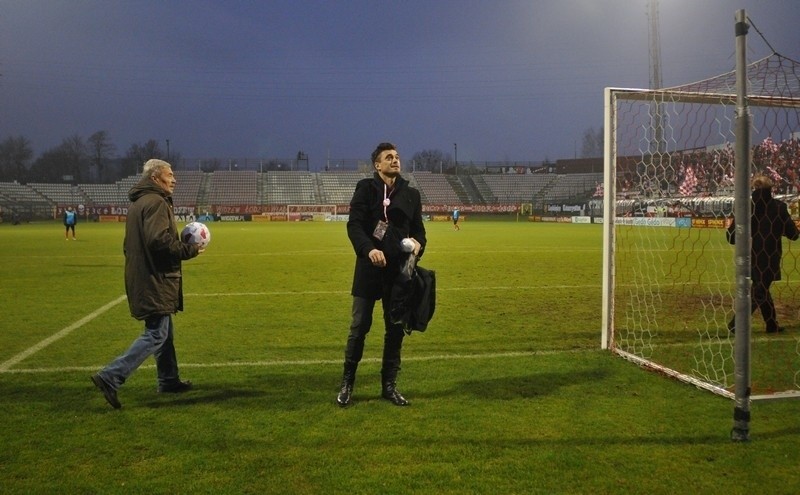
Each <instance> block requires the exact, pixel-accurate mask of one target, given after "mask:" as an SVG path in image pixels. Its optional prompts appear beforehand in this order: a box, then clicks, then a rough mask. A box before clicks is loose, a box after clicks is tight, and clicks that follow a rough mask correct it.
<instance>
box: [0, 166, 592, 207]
mask: <svg viewBox="0 0 800 495" xmlns="http://www.w3.org/2000/svg"><path fill="white" fill-rule="evenodd" d="M371 176H372V173H371V172H358V171H336V172H331V171H325V172H309V171H302V170H301V171H268V172H263V173H259V172H256V171H250V170H243V171H239V170H236V171H230V170H217V171H214V172H202V171H199V170H176V171H175V177H176V179H177V184H176V186H175V192H174V194H173V200H174V204H175V206H189V207H208V206H211V205H237V206H238V205H306V204H308V205H310V204H336V205H343V204H347V203H349V202H350V199H351V197H352V195H353V191H354V189H355V185H356V183H357V182H358V181H359V180H361V179H364V178H368V177H371ZM403 176H404V177H405V178H406V179H408V181H409V182H410V184H411V185H412V186H413V187H416V188H417V189H418V190H419V191H420V194H421V196H422V202H423V204H434V205H448V206H455V205H470V204H514V203H541V202H563V201H573V200H579V201H583V200H585V199H588V198H589V197H591V196H592V195H593V194H594V193H595V191H596V187H597V184H600V183H602V181H603V174H602V173H573V174H555V173H551V174H514V173H510V174H508V173H507V174H498V173H494V174H475V175H464V176H454V175H448V174H435V173H432V172H426V171H420V172H414V173H404V174H403ZM139 180H140V176H139V175H131V176H128V177H125V178H123V179H120V180H119V181H117V182H115V183H114V184H77V185H71V184H63V183H31V184H27V185H24V184H20V183H18V182H0V206H2V207H3V208H5V209H16V210H18V211H26V212H29V213H30V215H32V216H45V217H46V216H50V215H52V212H53V211H54V208H55V207H56V206H59V205H61V206H63V205H80V204H84V205H86V206H95V205H119V206H127V205H128V204H129V201H128V191H129V190H130V189H131V187H133V185H134V184H135V183H136V182H138V181H139Z"/></svg>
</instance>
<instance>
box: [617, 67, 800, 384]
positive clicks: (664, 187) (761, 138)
mask: <svg viewBox="0 0 800 495" xmlns="http://www.w3.org/2000/svg"><path fill="white" fill-rule="evenodd" d="M748 81H749V83H748V84H749V86H748V100H749V109H750V112H751V115H752V117H751V122H752V127H753V128H752V130H751V140H752V143H753V144H754V146H752V169H753V172H754V173H757V174H764V175H766V176H768V177H770V178H772V180H773V181H774V183H775V188H774V193H775V196H776V197H778V198H779V199H781V200H783V201H784V202H786V203H787V204H788V205H789V211H790V213H791V215H792V217H793V218H794V219H796V220H797V219H800V214H799V212H798V192H799V191H800V64H798V63H797V62H794V61H793V60H791V59H787V58H785V57H782V56H780V55H777V54H773V55H771V56H770V57H766V58H764V59H762V60H760V61H758V62H755V63H753V64H751V65H750V66H749V67H748ZM610 95H611V100H612V101H610V102H608V104H609V105H610V107H611V108H612V109H613V110H612V111H611V115H612V117H611V123H612V125H611V126H610V130H611V137H612V143H613V144H612V149H613V153H612V159H613V163H615V170H614V178H615V187H616V202H615V204H616V210H615V214H616V217H617V218H616V222H615V226H614V235H613V238H614V242H613V243H611V244H612V245H611V246H610V248H612V249H613V265H614V284H613V288H612V291H613V296H612V305H613V308H614V309H613V311H611V314H612V315H613V321H612V322H610V324H609V331H610V333H609V336H608V343H609V345H610V347H611V348H612V349H613V350H615V351H616V352H618V353H620V354H621V355H623V356H625V357H628V358H630V359H632V360H634V361H636V362H639V363H641V364H645V365H647V366H650V367H652V368H655V369H658V370H660V371H664V372H666V373H668V374H671V375H676V376H679V377H680V378H683V379H685V380H686V381H689V382H692V383H695V384H698V385H700V386H702V387H703V388H708V389H710V390H713V391H715V392H717V393H721V394H723V395H728V394H730V393H731V392H730V391H731V390H732V387H733V338H732V334H731V333H730V331H729V322H730V321H731V319H732V318H733V313H734V311H733V308H734V295H735V294H734V290H735V283H734V276H735V267H734V259H733V253H734V250H733V246H731V245H730V244H729V243H728V241H727V239H726V235H725V228H726V227H727V225H728V224H729V223H730V222H731V220H732V214H733V174H734V162H735V156H734V155H735V153H734V147H733V143H734V142H735V132H734V131H735V122H736V118H735V117H736V115H735V112H736V105H735V74H734V73H733V72H731V73H728V74H723V75H721V76H718V77H714V78H711V79H707V80H704V81H700V82H697V83H693V84H689V85H685V86H680V87H674V88H668V89H664V90H657V91H645V90H614V91H611V92H610ZM607 218H608V217H607ZM798 254H800V244H793V243H791V242H790V241H788V240H787V239H784V240H783V269H782V276H781V280H779V281H776V282H775V283H774V284H773V285H772V290H771V293H772V296H773V298H774V301H775V306H776V310H777V317H778V322H779V323H780V325H781V327H782V328H785V329H786V331H785V332H782V333H775V334H767V333H766V332H765V331H764V330H765V322H764V321H763V320H762V319H761V317H760V313H759V312H756V313H755V314H754V316H753V326H752V329H753V341H752V354H751V359H752V361H751V370H752V383H753V393H754V394H775V393H780V392H786V391H800V386H799V385H798V380H799V379H798V376H800V371H798V370H800V354H798V349H800V339H798V336H799V335H800V294H798V288H800V260H799V259H798Z"/></svg>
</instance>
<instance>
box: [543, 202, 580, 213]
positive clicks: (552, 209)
mask: <svg viewBox="0 0 800 495" xmlns="http://www.w3.org/2000/svg"><path fill="white" fill-rule="evenodd" d="M545 210H546V211H547V212H548V213H574V214H576V215H580V214H581V213H583V212H584V211H586V205H565V204H560V205H555V204H552V205H547V207H546V208H545Z"/></svg>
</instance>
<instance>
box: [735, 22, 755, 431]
mask: <svg viewBox="0 0 800 495" xmlns="http://www.w3.org/2000/svg"><path fill="white" fill-rule="evenodd" d="M735 26H736V147H735V149H736V163H735V165H736V170H735V177H734V199H735V204H734V216H735V217H736V226H735V229H736V248H735V264H736V337H735V339H734V368H733V373H734V408H733V429H732V430H731V440H733V441H735V442H746V441H748V440H749V439H750V438H749V435H750V331H751V328H750V323H751V318H750V315H751V312H750V304H751V297H752V294H751V284H752V280H751V278H750V246H751V243H752V239H751V237H750V235H751V233H750V215H751V205H750V110H749V108H748V105H747V30H748V28H749V26H748V24H747V15H746V14H745V11H744V9H742V10H738V11H737V12H736V25H735Z"/></svg>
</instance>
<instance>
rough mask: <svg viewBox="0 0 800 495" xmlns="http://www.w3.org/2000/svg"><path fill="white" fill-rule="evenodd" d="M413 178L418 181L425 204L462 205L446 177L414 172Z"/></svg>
mask: <svg viewBox="0 0 800 495" xmlns="http://www.w3.org/2000/svg"><path fill="white" fill-rule="evenodd" d="M413 176H414V179H416V184H417V188H418V189H419V191H420V193H422V196H423V198H422V200H423V203H435V204H445V205H458V204H461V203H462V201H461V198H459V197H458V194H457V193H456V191H455V190H454V189H453V186H452V185H451V184H450V182H449V181H448V180H447V176H446V175H443V174H434V173H432V172H414V174H413ZM412 185H413V184H412Z"/></svg>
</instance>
